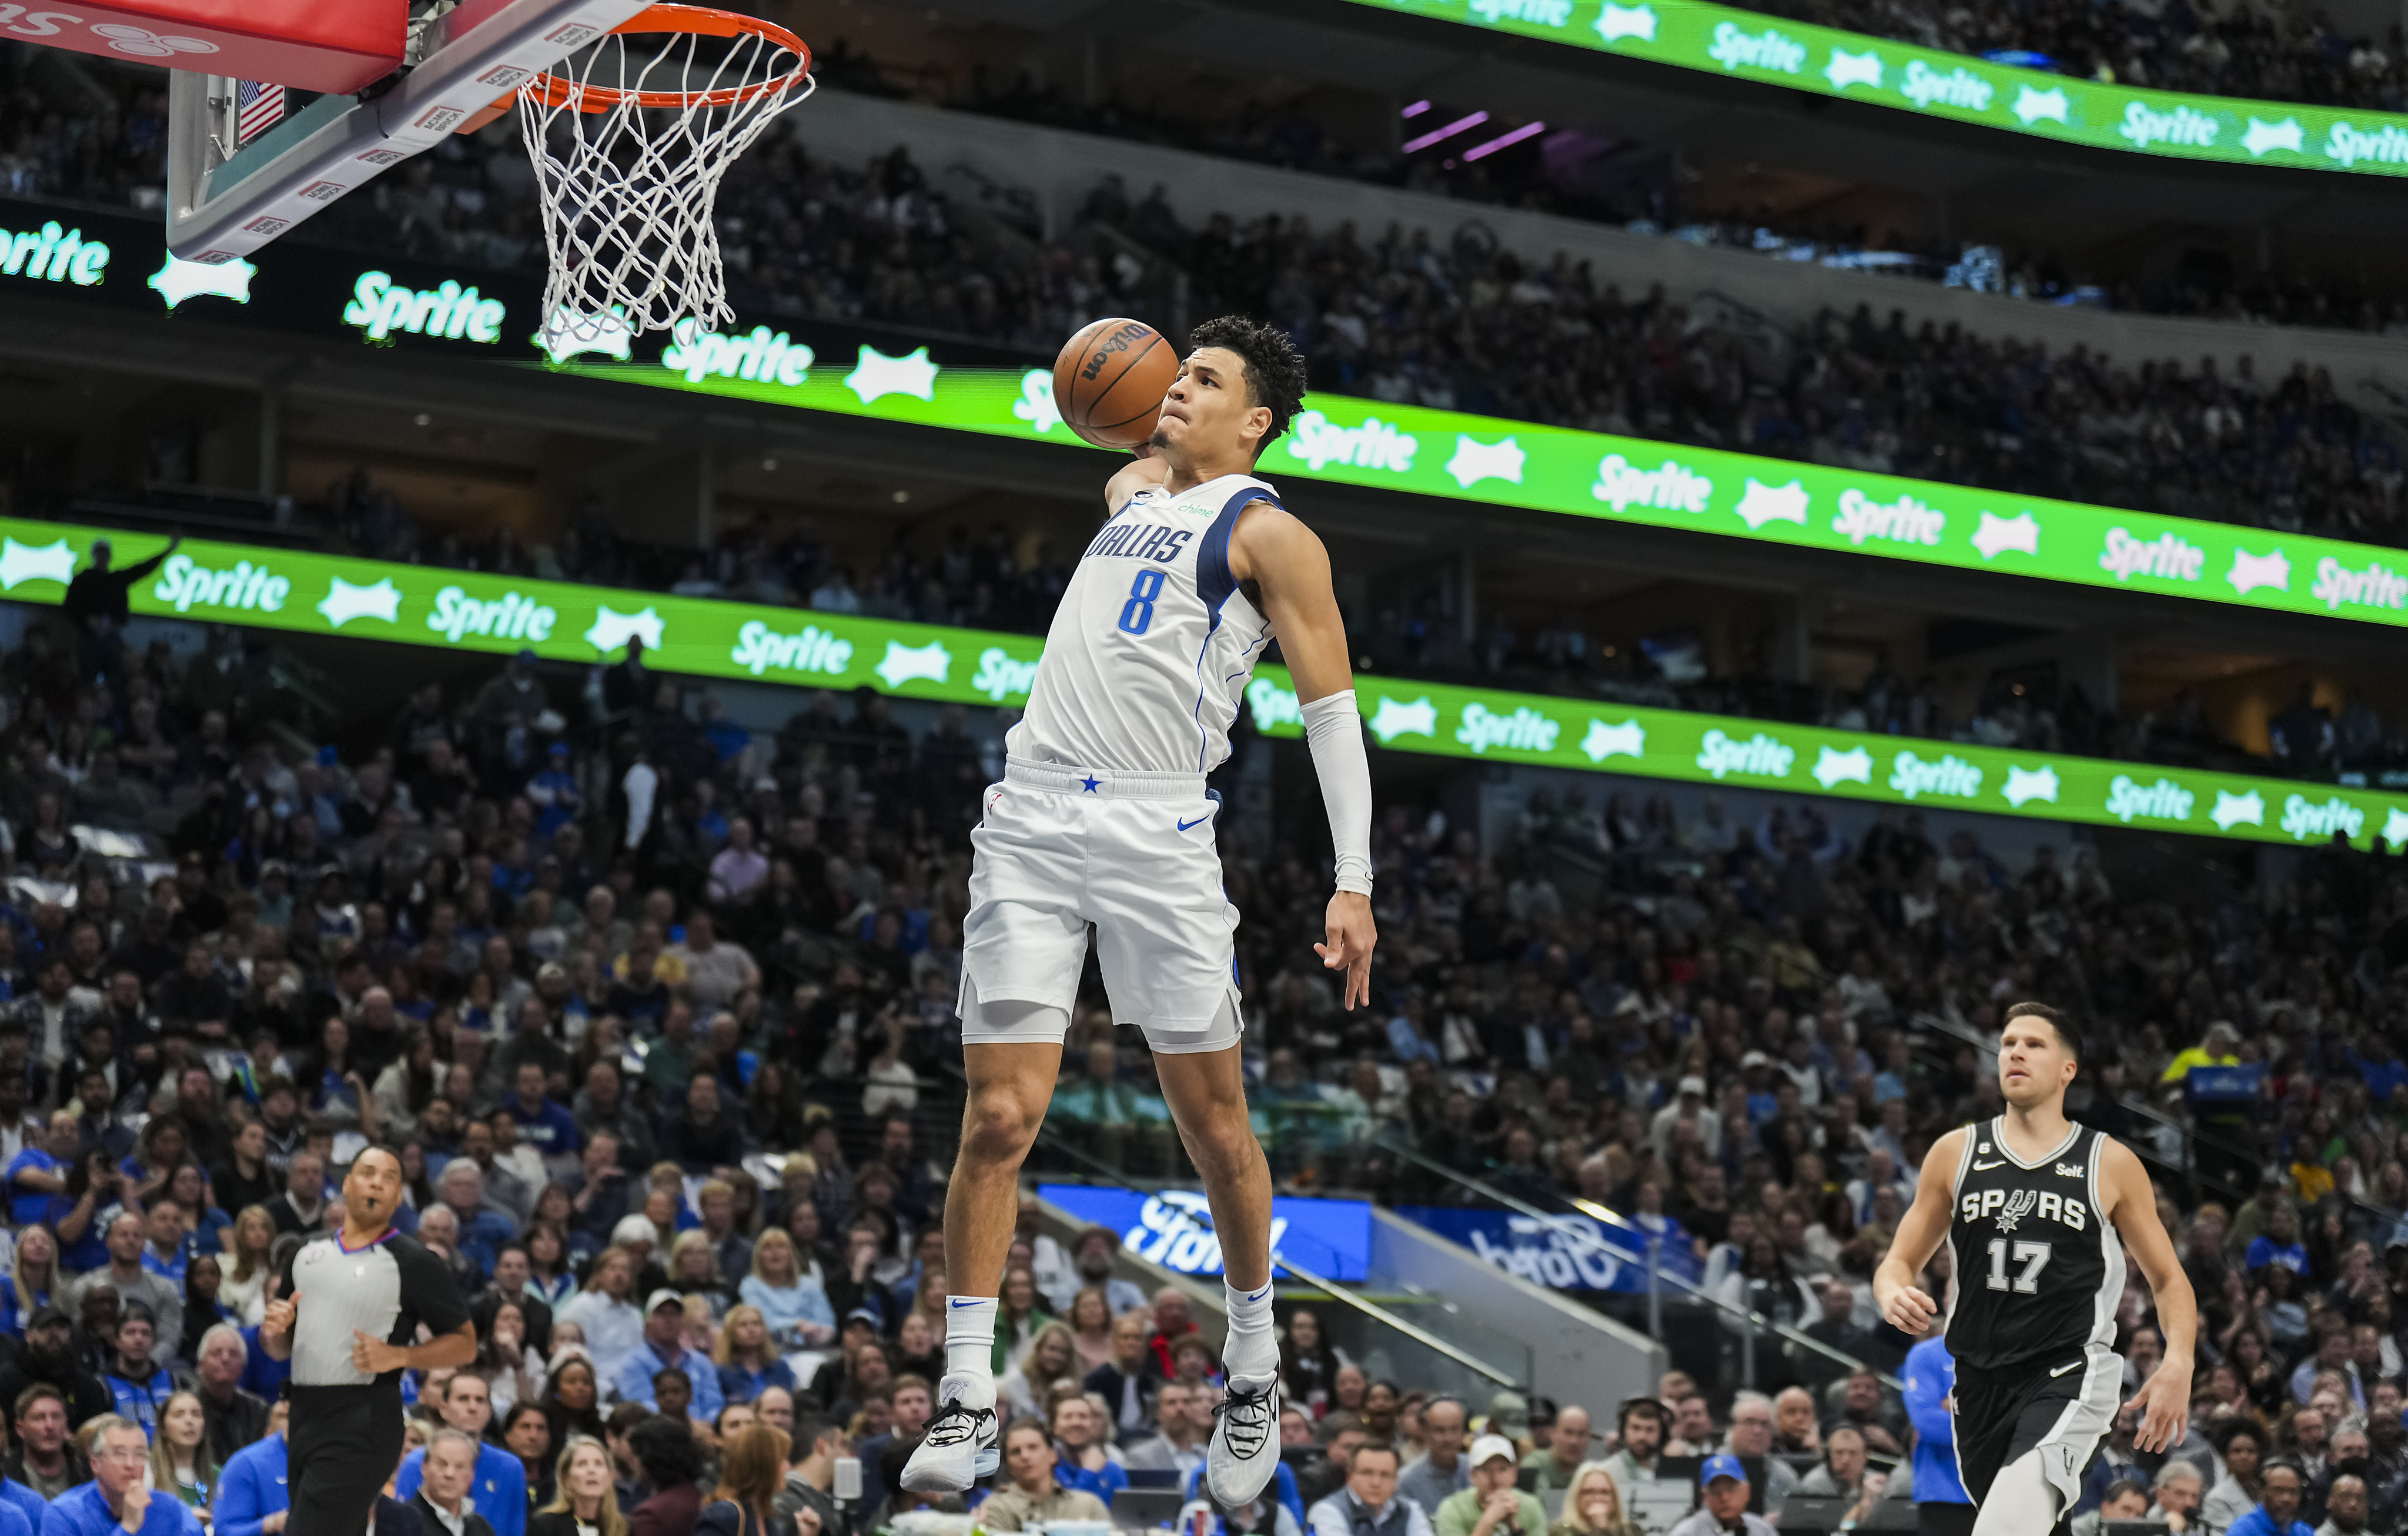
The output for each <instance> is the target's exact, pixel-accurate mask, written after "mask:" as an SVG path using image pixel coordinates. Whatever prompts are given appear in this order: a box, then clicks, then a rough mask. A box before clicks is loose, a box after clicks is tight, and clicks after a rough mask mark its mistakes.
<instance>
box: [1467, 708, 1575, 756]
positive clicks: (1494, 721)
mask: <svg viewBox="0 0 2408 1536" xmlns="http://www.w3.org/2000/svg"><path fill="white" fill-rule="evenodd" d="M1562 731H1563V727H1562V726H1561V725H1556V724H1555V722H1554V721H1552V720H1550V719H1548V718H1547V717H1546V716H1545V715H1543V714H1541V713H1540V712H1539V711H1536V710H1533V709H1531V708H1530V707H1529V706H1528V705H1527V704H1525V705H1521V706H1518V707H1516V708H1515V710H1514V711H1513V712H1512V714H1496V713H1493V712H1491V711H1490V710H1489V708H1488V707H1487V706H1486V705H1484V704H1481V703H1477V702H1475V703H1470V704H1467V705H1465V706H1464V707H1463V724H1462V725H1458V726H1456V727H1455V739H1456V740H1457V741H1460V742H1462V743H1463V744H1464V745H1465V746H1467V747H1469V748H1470V749H1471V750H1472V751H1473V752H1475V753H1484V752H1486V751H1487V750H1488V749H1489V748H1491V747H1510V748H1512V749H1513V750H1514V751H1516V752H1553V751H1555V738H1556V737H1557V736H1558V735H1560V734H1562Z"/></svg>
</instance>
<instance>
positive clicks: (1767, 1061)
mask: <svg viewBox="0 0 2408 1536" xmlns="http://www.w3.org/2000/svg"><path fill="white" fill-rule="evenodd" d="M1739 1065H1740V1069H1741V1070H1742V1071H1745V1070H1746V1069H1748V1068H1750V1067H1770V1066H1771V1065H1772V1058H1771V1057H1770V1056H1769V1055H1765V1054H1764V1053H1763V1052H1761V1051H1750V1052H1749V1053H1748V1054H1747V1055H1743V1056H1742V1057H1740V1058H1739Z"/></svg>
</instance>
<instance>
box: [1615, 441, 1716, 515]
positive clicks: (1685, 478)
mask: <svg viewBox="0 0 2408 1536" xmlns="http://www.w3.org/2000/svg"><path fill="white" fill-rule="evenodd" d="M1588 494H1589V495H1593V496H1595V497H1596V498H1597V499H1598V500H1599V501H1602V502H1604V503H1605V504H1606V505H1607V506H1609V507H1611V508H1613V510H1615V511H1617V512H1618V511H1620V510H1623V509H1624V508H1626V507H1660V508H1662V509H1663V510H1666V511H1670V512H1702V511H1704V510H1706V500H1707V498H1708V497H1710V496H1712V495H1713V494H1714V482H1713V481H1710V480H1708V479H1707V478H1706V477H1705V476H1703V475H1701V474H1699V473H1698V472H1697V471H1696V470H1694V469H1692V468H1690V467H1688V466H1687V465H1685V464H1683V463H1682V462H1681V461H1680V460H1678V459H1666V460H1665V461H1664V463H1663V464H1662V466H1661V467H1657V468H1654V469H1641V468H1640V467H1638V466H1637V465H1635V464H1633V463H1631V462H1630V461H1629V460H1628V459H1626V458H1624V457H1623V456H1622V455H1621V454H1619V453H1608V454H1607V455H1606V456H1605V457H1603V458H1601V459H1599V460H1598V461H1597V483H1596V484H1594V485H1592V486H1590V487H1589V488H1588Z"/></svg>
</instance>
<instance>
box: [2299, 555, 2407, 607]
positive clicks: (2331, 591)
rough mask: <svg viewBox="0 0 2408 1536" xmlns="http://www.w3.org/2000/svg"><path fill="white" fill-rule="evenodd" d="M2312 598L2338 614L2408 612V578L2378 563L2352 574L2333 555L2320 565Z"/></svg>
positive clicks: (2320, 561) (2351, 571)
mask: <svg viewBox="0 0 2408 1536" xmlns="http://www.w3.org/2000/svg"><path fill="white" fill-rule="evenodd" d="M2308 596H2311V597H2314V598H2315V599H2316V600H2317V601H2318V602H2320V603H2322V604H2324V605H2325V607H2326V609H2327V610H2329V611H2331V612H2335V613H2338V612H2340V611H2341V610H2342V609H2343V606H2344V605H2346V606H2349V607H2354V608H2408V578H2403V577H2402V576H2401V574H2400V573H2399V572H2398V571H2396V570H2393V569H2392V568H2391V567H2388V566H2386V565H2385V564H2384V563H2383V562H2382V561H2380V560H2377V561H2375V562H2373V563H2372V564H2371V565H2369V566H2368V567H2366V568H2365V569H2364V570H2352V569H2351V568H2350V567H2347V566H2344V565H2343V564H2342V563H2341V562H2340V561H2338V560H2336V559H2334V558H2333V557H2332V556H2331V555H2326V556H2325V557H2324V558H2323V559H2321V560H2319V561H2317V562H2316V584H2315V586H2313V587H2310V588H2309V589H2308Z"/></svg>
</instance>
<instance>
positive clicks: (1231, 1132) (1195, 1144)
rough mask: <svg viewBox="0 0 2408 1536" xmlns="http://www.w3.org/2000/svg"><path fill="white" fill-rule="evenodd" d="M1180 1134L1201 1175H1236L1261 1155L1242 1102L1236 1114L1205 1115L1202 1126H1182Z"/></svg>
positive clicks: (1259, 1145) (1259, 1146)
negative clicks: (1230, 1173) (1204, 1173)
mask: <svg viewBox="0 0 2408 1536" xmlns="http://www.w3.org/2000/svg"><path fill="white" fill-rule="evenodd" d="M1181 1132H1182V1135H1183V1139H1184V1140H1185V1141H1186V1142H1187V1155H1188V1156H1190V1157H1192V1158H1194V1159H1195V1160H1196V1166H1197V1170H1198V1171H1199V1172H1236V1171H1238V1170H1242V1169H1243V1168H1245V1167H1246V1166H1247V1165H1248V1164H1249V1163H1250V1162H1252V1161H1253V1160H1254V1159H1255V1158H1257V1157H1260V1156H1262V1146H1261V1144H1260V1143H1259V1142H1257V1141H1255V1140H1254V1127H1252V1126H1250V1125H1248V1124H1247V1123H1246V1114H1245V1106H1244V1105H1243V1104H1242V1103H1241V1104H1240V1105H1239V1106H1238V1107H1237V1109H1236V1112H1235V1113H1211V1114H1209V1115H1205V1116H1203V1117H1202V1121H1201V1123H1200V1124H1198V1125H1196V1126H1193V1127H1181Z"/></svg>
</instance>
